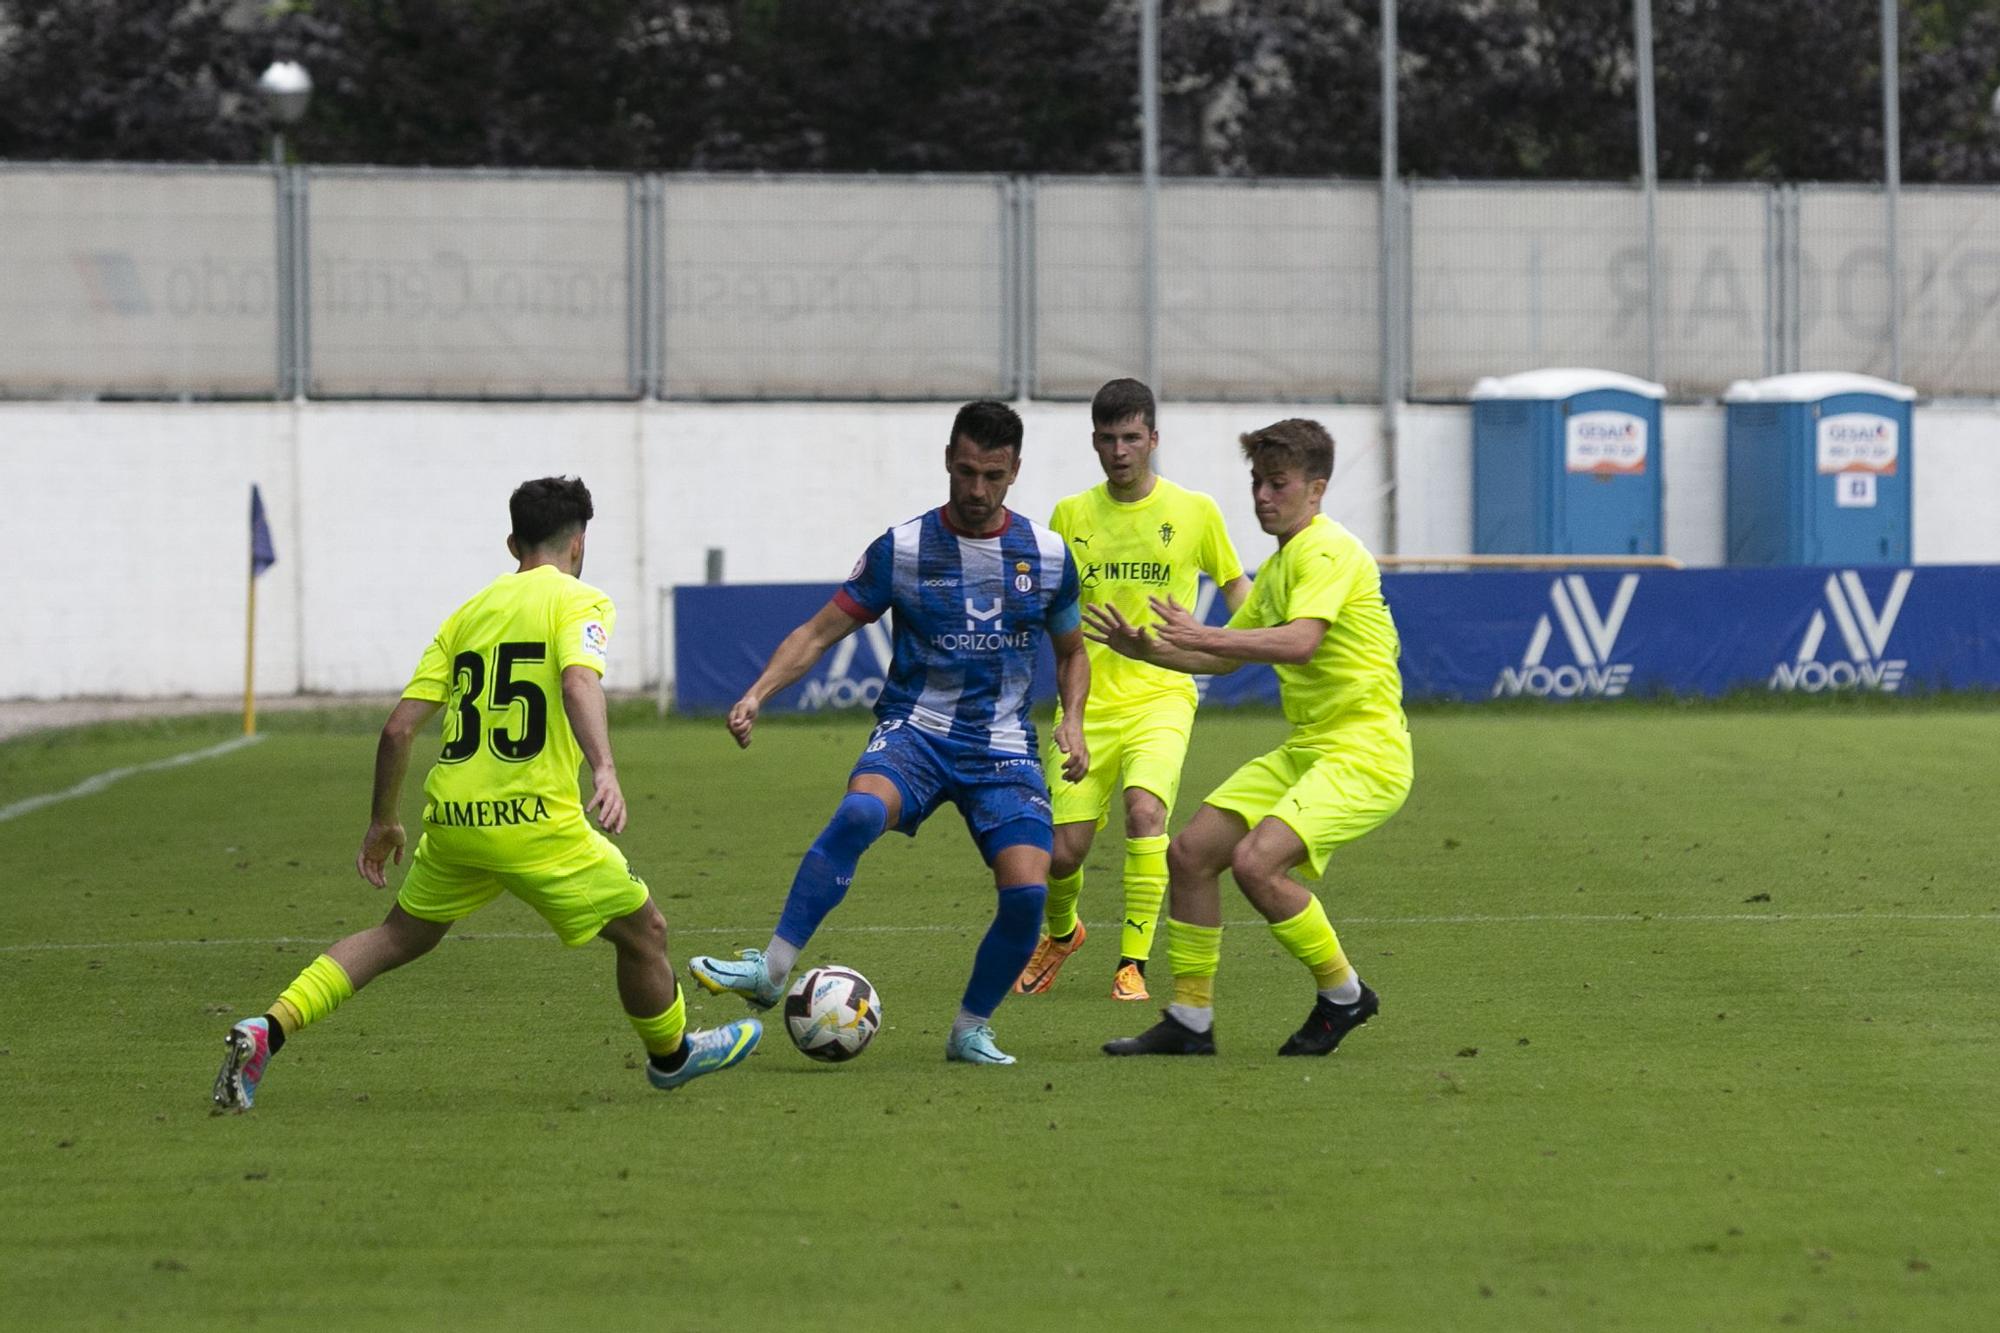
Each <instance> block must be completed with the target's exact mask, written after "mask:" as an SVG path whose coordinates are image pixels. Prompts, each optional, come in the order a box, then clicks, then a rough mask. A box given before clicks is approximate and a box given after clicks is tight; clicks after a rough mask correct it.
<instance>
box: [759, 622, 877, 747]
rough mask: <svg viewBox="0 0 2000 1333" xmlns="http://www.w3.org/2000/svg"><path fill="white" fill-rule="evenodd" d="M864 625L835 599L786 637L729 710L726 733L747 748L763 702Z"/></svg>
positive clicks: (792, 682) (809, 668)
mask: <svg viewBox="0 0 2000 1333" xmlns="http://www.w3.org/2000/svg"><path fill="white" fill-rule="evenodd" d="M863 623H865V622H863V621H860V620H857V619H855V617H854V616H853V614H851V613H850V612H848V611H846V610H845V609H843V608H842V606H841V604H840V602H839V601H838V600H837V599H836V600H834V601H830V602H828V603H827V604H826V605H825V606H822V607H821V608H820V609H819V610H818V611H816V612H815V613H814V614H813V617H812V619H811V620H808V621H806V622H805V623H804V624H802V625H800V626H799V627H798V628H797V629H794V630H793V631H792V632H791V633H790V634H787V635H786V636H785V640H784V642H783V643H780V644H779V645H778V650H777V651H776V652H774V653H772V654H771V660H770V661H768V662H766V663H765V664H764V670H763V672H762V673H761V674H760V675H759V676H758V677H757V679H756V681H755V682H754V683H753V684H752V685H751V686H750V688H749V689H747V690H745V691H744V692H743V697H742V698H741V699H738V700H737V701H736V703H735V705H734V706H733V707H731V708H730V710H729V734H730V735H732V736H734V737H735V738H736V743H737V744H738V745H740V746H742V747H743V748H744V749H748V748H750V731H751V729H752V728H753V727H755V726H756V725H757V713H758V710H759V709H761V708H762V707H763V706H764V701H765V700H766V699H768V698H770V697H771V696H772V695H774V694H776V693H777V692H778V691H779V690H782V689H784V688H785V687H786V686H788V685H794V684H797V683H798V681H799V679H800V678H801V677H802V676H804V675H805V674H806V672H808V671H810V670H812V668H813V663H815V662H817V661H819V659H820V654H822V653H824V652H825V651H826V650H827V649H829V648H831V647H833V645H834V644H836V643H839V642H840V641H841V640H842V639H844V638H846V637H847V636H848V635H850V634H852V633H854V631H856V630H858V629H860V628H861V626H862V625H863Z"/></svg>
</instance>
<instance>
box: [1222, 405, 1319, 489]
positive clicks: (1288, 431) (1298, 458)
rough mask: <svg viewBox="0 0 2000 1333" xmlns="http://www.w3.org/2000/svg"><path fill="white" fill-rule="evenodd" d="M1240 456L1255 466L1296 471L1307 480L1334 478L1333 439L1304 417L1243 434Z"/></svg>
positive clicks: (1288, 418) (1315, 423)
mask: <svg viewBox="0 0 2000 1333" xmlns="http://www.w3.org/2000/svg"><path fill="white" fill-rule="evenodd" d="M1240 438H1241V439H1242V441H1243V456H1244V457H1245V458H1247V459H1249V460H1250V463H1251V465H1252V466H1253V467H1254V466H1256V465H1257V464H1260V463H1261V464H1263V465H1264V466H1265V467H1267V468H1268V467H1271V466H1274V465H1275V466H1278V467H1288V468H1297V469H1298V470H1299V471H1301V472H1303V473H1305V475H1306V478H1307V480H1315V479H1316V480H1319V481H1327V480H1330V479H1331V478H1332V477H1333V436H1331V435H1328V434H1327V433H1326V427H1324V426H1322V425H1320V424H1319V423H1318V422H1317V421H1311V420H1308V419H1307V418H1305V417H1286V418H1285V419H1284V420H1283V421H1274V422H1272V423H1271V424H1270V425H1268V426H1266V427H1264V428H1263V429H1262V430H1253V431H1247V432H1245V433H1244V434H1243V435H1242V436H1241V437H1240Z"/></svg>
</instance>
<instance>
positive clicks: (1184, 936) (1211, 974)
mask: <svg viewBox="0 0 2000 1333" xmlns="http://www.w3.org/2000/svg"><path fill="white" fill-rule="evenodd" d="M1167 962H1168V963H1169V964H1170V965H1171V966H1172V967H1173V969H1174V1003H1175V1004H1184V1005H1187V1006H1188V1007H1189V1008H1193V1009H1208V1008H1212V1007H1213V1006H1214V1004H1215V970H1216V968H1218V967H1220V966H1221V965H1222V927H1221V926H1191V925H1189V924H1188V923H1187V922H1185V921H1175V920H1173V919H1172V918H1171V917H1170V918H1168V920H1167Z"/></svg>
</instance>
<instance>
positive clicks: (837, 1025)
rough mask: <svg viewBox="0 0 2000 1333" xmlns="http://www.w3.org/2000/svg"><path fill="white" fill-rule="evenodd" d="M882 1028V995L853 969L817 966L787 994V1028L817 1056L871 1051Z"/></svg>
mask: <svg viewBox="0 0 2000 1333" xmlns="http://www.w3.org/2000/svg"><path fill="white" fill-rule="evenodd" d="M881 1026H882V997H881V996H880V995H878V994H877V993H876V990H875V988H874V987H873V986H871V985H870V984H868V978H867V977H864V976H862V975H861V974H860V973H859V972H856V971H855V970H854V969H853V968H851V967H838V966H834V965H831V964H829V965H828V966H826V967H816V968H814V969H813V970H812V971H810V972H808V973H806V974H805V975H804V976H802V977H800V978H799V979H798V980H797V981H796V982H793V983H792V989H791V992H790V993H789V994H788V995H786V996H785V1031H787V1032H789V1033H791V1034H792V1044H793V1045H794V1046H796V1047H798V1048H799V1049H800V1050H801V1051H803V1052H805V1053H806V1055H808V1056H810V1057H811V1058H812V1059H815V1060H824V1061H826V1062H827V1063H829V1064H838V1063H840V1062H841V1061H843V1060H852V1059H853V1058H854V1057H855V1056H857V1055H859V1054H861V1052H863V1051H865V1050H867V1049H868V1043H869V1042H871V1041H873V1040H874V1039H875V1030H876V1029H877V1028H879V1027H881Z"/></svg>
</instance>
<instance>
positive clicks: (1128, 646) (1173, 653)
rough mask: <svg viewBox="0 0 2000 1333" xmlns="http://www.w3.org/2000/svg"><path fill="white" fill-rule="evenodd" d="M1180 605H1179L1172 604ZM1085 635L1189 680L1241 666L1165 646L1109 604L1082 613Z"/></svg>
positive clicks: (1233, 661) (1230, 660) (1152, 631)
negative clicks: (1189, 677)
mask: <svg viewBox="0 0 2000 1333" xmlns="http://www.w3.org/2000/svg"><path fill="white" fill-rule="evenodd" d="M1175 605H1179V603H1175ZM1083 624H1084V630H1083V632H1084V634H1085V635H1087V636H1088V637H1089V638H1090V639H1091V640H1093V641H1094V642H1097V643H1101V644H1103V645H1104V646H1105V647H1106V648H1109V649H1110V650H1111V651H1112V652H1114V653H1117V654H1119V655H1120V656H1123V657H1129V658H1132V659H1133V660H1135V661H1139V662H1150V663H1152V664H1153V665H1154V666H1160V667H1165V668H1167V669H1168V670H1169V671H1185V672H1187V673H1188V674H1189V675H1191V676H1219V675H1223V674H1225V673H1227V672H1230V671H1234V670H1236V668H1237V667H1240V666H1242V665H1243V663H1241V662H1239V661H1237V660H1236V659H1234V658H1230V657H1218V656H1216V655H1215V654H1213V653H1205V652H1198V651H1195V650H1193V649H1190V648H1186V647H1181V646H1177V645H1175V644H1171V643H1168V642H1167V641H1166V640H1165V639H1164V638H1162V637H1160V635H1159V633H1158V632H1157V628H1155V629H1148V628H1146V627H1145V626H1141V625H1134V624H1132V623H1131V622H1130V621H1128V620H1126V619H1125V616H1124V614H1123V613H1122V612H1120V611H1119V609H1118V608H1117V607H1115V606H1112V605H1111V604H1110V603H1108V602H1106V603H1100V604H1098V605H1095V606H1088V607H1085V608H1084V611H1083Z"/></svg>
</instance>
